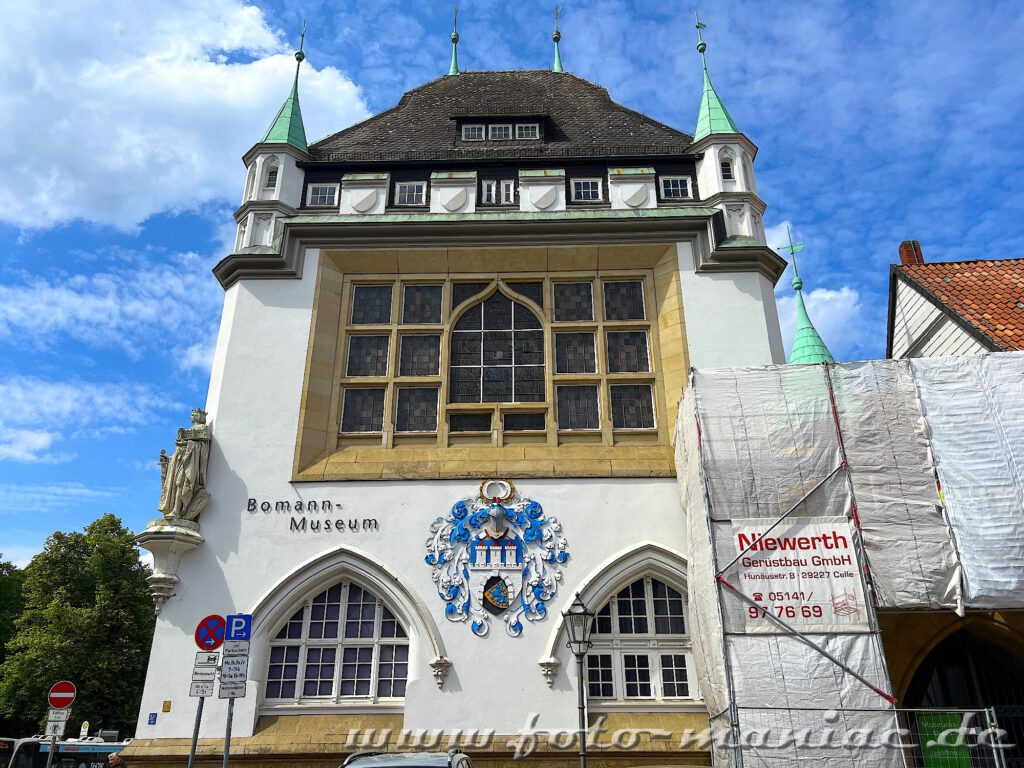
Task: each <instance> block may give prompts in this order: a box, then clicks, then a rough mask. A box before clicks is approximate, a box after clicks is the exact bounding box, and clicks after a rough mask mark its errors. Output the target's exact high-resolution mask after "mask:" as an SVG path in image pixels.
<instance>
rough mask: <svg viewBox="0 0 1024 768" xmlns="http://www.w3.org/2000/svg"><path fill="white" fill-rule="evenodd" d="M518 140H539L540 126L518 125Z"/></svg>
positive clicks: (530, 124)
mask: <svg viewBox="0 0 1024 768" xmlns="http://www.w3.org/2000/svg"><path fill="white" fill-rule="evenodd" d="M516 138H517V139H539V138H540V126H539V125H538V124H537V123H519V124H518V125H516Z"/></svg>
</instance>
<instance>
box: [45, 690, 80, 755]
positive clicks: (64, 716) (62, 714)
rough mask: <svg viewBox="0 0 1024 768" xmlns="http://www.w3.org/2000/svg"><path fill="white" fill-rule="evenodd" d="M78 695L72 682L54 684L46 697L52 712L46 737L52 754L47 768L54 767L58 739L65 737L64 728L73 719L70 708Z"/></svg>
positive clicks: (49, 715)
mask: <svg viewBox="0 0 1024 768" xmlns="http://www.w3.org/2000/svg"><path fill="white" fill-rule="evenodd" d="M77 695H78V689H77V688H75V684H74V683H72V682H71V681H70V680H61V681H60V682H59V683H54V684H53V686H52V687H51V688H50V692H49V693H48V694H47V695H46V701H47V703H48V704H49V705H50V712H49V714H48V715H47V718H46V735H47V736H49V737H50V753H49V754H48V755H47V756H46V768H50V766H52V765H53V754H54V752H56V751H57V737H59V736H63V735H64V726H66V725H67V722H68V718H70V717H71V710H70V709H69V707H70V706H71V704H72V703H73V702H74V700H75V696H77Z"/></svg>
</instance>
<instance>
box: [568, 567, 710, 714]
mask: <svg viewBox="0 0 1024 768" xmlns="http://www.w3.org/2000/svg"><path fill="white" fill-rule="evenodd" d="M687 629H688V628H687V618H686V601H685V599H684V597H683V590H681V589H677V588H675V587H673V586H672V585H670V584H668V583H666V582H664V581H662V580H660V579H657V578H653V577H650V576H647V577H644V578H641V579H637V580H636V581H634V582H632V583H631V584H629V585H627V586H625V587H623V588H622V589H620V590H619V591H618V592H617V593H616V594H615V596H614V597H612V598H611V600H609V601H608V602H607V603H605V605H604V606H602V607H601V610H599V611H598V612H597V615H596V616H595V617H594V629H593V634H592V637H591V639H592V641H593V648H592V649H591V651H590V653H589V654H588V655H587V695H588V696H589V697H590V699H591V700H592V701H595V702H598V703H600V702H602V701H607V702H614V701H632V700H647V701H650V700H656V701H667V702H671V701H675V700H688V699H693V698H694V697H695V691H694V690H693V686H692V683H691V680H690V674H691V673H690V670H691V669H692V668H693V663H692V659H691V656H690V638H689V635H688V634H687Z"/></svg>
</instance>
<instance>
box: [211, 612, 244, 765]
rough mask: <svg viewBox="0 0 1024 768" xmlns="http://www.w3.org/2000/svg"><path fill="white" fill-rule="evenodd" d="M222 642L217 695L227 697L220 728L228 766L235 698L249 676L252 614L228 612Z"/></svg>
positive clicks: (238, 696)
mask: <svg viewBox="0 0 1024 768" xmlns="http://www.w3.org/2000/svg"><path fill="white" fill-rule="evenodd" d="M226 624H227V626H226V630H225V636H224V637H225V640H226V642H225V643H224V661H223V662H222V663H221V667H220V691H218V693H217V695H218V697H219V698H221V699H227V700H228V721H227V727H226V728H225V729H224V766H223V768H228V758H229V756H230V754H231V721H232V719H233V718H234V715H235V699H242V698H245V683H246V680H248V677H249V639H250V636H251V635H252V615H251V614H248V613H238V614H235V615H233V616H228V617H227V621H226Z"/></svg>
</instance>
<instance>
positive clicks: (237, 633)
mask: <svg viewBox="0 0 1024 768" xmlns="http://www.w3.org/2000/svg"><path fill="white" fill-rule="evenodd" d="M227 621H228V627H227V632H225V634H224V639H225V640H248V639H250V638H249V635H251V634H252V614H251V613H236V614H234V615H233V616H228V617H227Z"/></svg>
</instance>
